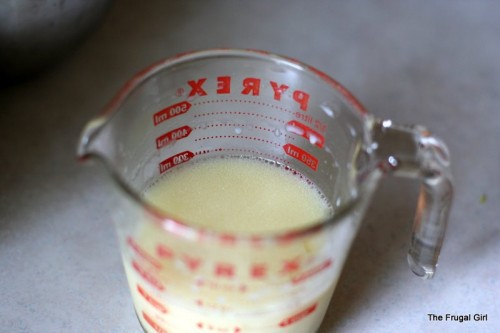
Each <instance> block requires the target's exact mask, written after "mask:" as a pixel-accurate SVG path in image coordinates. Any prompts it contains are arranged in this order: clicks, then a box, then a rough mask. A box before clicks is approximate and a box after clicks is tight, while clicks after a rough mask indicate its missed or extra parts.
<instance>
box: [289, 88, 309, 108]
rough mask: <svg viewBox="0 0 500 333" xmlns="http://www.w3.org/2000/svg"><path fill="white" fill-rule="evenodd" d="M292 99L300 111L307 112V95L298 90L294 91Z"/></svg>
mask: <svg viewBox="0 0 500 333" xmlns="http://www.w3.org/2000/svg"><path fill="white" fill-rule="evenodd" d="M293 99H294V101H295V102H297V103H299V105H300V109H301V110H302V111H307V104H308V103H309V94H308V93H305V92H303V91H300V90H295V91H294V92H293Z"/></svg>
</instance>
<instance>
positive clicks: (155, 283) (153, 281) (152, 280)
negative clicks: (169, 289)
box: [132, 260, 165, 291]
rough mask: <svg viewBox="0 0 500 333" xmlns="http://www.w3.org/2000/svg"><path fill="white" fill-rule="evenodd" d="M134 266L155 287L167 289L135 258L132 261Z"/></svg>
mask: <svg viewBox="0 0 500 333" xmlns="http://www.w3.org/2000/svg"><path fill="white" fill-rule="evenodd" d="M132 267H133V268H134V269H135V271H136V272H137V273H139V275H140V276H142V278H143V279H144V280H146V281H148V282H149V283H150V284H151V285H152V286H153V287H155V288H156V289H158V290H159V291H163V290H165V287H164V286H163V284H161V282H160V281H158V280H157V279H156V277H154V276H153V275H152V274H151V273H149V272H148V271H146V270H145V269H144V268H143V267H141V266H140V265H139V264H138V263H137V262H136V261H135V260H133V261H132Z"/></svg>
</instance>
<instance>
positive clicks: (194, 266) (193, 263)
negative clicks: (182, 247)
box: [181, 254, 201, 272]
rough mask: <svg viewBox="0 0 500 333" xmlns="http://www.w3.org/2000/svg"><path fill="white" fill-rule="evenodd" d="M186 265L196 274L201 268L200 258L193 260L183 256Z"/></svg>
mask: <svg viewBox="0 0 500 333" xmlns="http://www.w3.org/2000/svg"><path fill="white" fill-rule="evenodd" d="M181 260H182V261H183V262H184V263H185V264H186V267H187V268H188V269H189V270H190V271H191V272H194V271H196V270H197V269H198V267H200V265H201V259H200V258H193V257H190V256H188V255H186V254H185V255H183V256H182V259H181Z"/></svg>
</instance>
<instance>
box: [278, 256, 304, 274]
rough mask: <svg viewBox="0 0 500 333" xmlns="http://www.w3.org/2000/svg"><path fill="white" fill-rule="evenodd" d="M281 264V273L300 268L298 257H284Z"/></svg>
mask: <svg viewBox="0 0 500 333" xmlns="http://www.w3.org/2000/svg"><path fill="white" fill-rule="evenodd" d="M282 266H283V267H282V268H281V273H283V274H287V273H293V272H295V271H298V270H299V268H300V258H298V257H297V258H292V259H285V260H283V263H282Z"/></svg>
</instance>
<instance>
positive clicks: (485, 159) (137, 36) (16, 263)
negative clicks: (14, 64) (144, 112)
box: [0, 0, 500, 333]
mask: <svg viewBox="0 0 500 333" xmlns="http://www.w3.org/2000/svg"><path fill="white" fill-rule="evenodd" d="M499 13H500V3H499V2H493V1H281V0H280V1H246V2H243V1H215V0H214V1H147V2H138V1H124V0H120V1H115V4H114V6H113V7H112V8H111V11H110V12H109V13H108V15H107V16H106V18H105V20H104V22H103V24H102V25H101V26H100V27H99V28H98V29H97V30H96V31H95V32H94V34H92V35H91V36H90V38H88V39H87V40H86V41H85V42H84V43H83V45H81V47H79V48H78V50H77V51H76V52H75V53H74V54H72V55H71V57H69V58H67V59H66V60H65V61H64V62H63V63H61V64H59V65H58V66H57V67H55V68H53V69H52V70H51V71H49V72H47V73H45V74H44V75H41V76H39V77H37V78H34V79H32V80H29V81H26V82H24V83H22V84H18V85H15V86H11V87H7V88H5V89H3V90H2V91H1V92H0V331H1V332H9V333H17V332H40V333H47V332H75V333H78V332H82V333H88V332H140V331H141V329H140V327H139V324H138V322H137V319H136V317H135V314H134V310H133V307H132V301H131V298H130V296H129V292H128V288H127V286H126V281H125V275H124V273H123V268H122V266H121V260H120V257H119V251H118V247H117V241H116V237H115V233H114V229H113V226H112V224H111V223H110V222H109V213H110V211H112V210H113V209H114V208H115V207H111V206H110V205H109V201H108V194H109V193H110V186H111V181H110V179H109V178H108V176H107V175H106V173H105V171H104V170H103V168H101V167H100V166H98V165H80V164H78V162H77V161H76V158H75V148H76V143H77V140H78V136H79V133H80V131H81V129H82V128H83V126H84V124H85V122H86V121H87V120H89V119H90V118H91V117H92V116H94V115H95V114H96V113H98V112H99V110H100V109H101V108H102V106H103V105H104V104H105V103H106V102H108V100H109V99H110V98H111V97H112V96H113V94H114V93H115V92H116V91H117V89H118V88H119V87H120V86H121V85H122V84H123V83H124V82H125V81H126V80H127V79H128V78H130V77H131V75H133V73H135V72H137V71H138V70H140V69H142V68H144V67H146V66H147V65H148V64H150V63H152V62H155V61H157V60H159V59H161V58H164V57H168V56H171V55H174V54H176V53H180V52H184V51H189V50H195V49H204V48H213V47H233V48H255V49H264V50H269V51H272V52H275V53H280V54H284V55H288V56H291V57H293V58H296V59H300V60H302V61H304V62H306V63H309V64H310V65H313V66H315V67H317V68H319V69H322V70H323V71H324V72H326V73H328V74H330V75H332V76H333V77H335V78H336V79H337V80H339V81H340V82H341V83H343V84H344V85H345V86H346V87H347V88H348V89H350V90H351V91H352V92H353V93H354V94H355V95H356V96H358V97H359V99H360V100H361V102H362V103H363V104H364V105H365V106H366V107H367V109H368V110H369V111H370V112H372V113H373V114H375V115H377V116H378V117H381V118H390V119H392V120H394V121H395V122H398V123H415V124H422V125H425V126H427V127H428V128H429V129H430V130H432V131H433V132H434V133H436V134H438V135H439V136H441V137H442V138H443V139H444V141H445V142H446V143H447V144H448V146H449V148H450V151H451V155H452V163H453V166H452V170H453V174H454V176H455V182H456V195H455V202H454V206H453V209H452V212H451V216H450V222H449V228H448V233H447V237H446V243H445V246H444V248H443V251H442V255H441V259H440V266H439V269H438V272H437V274H436V276H435V278H434V279H432V280H428V281H423V280H420V279H418V278H416V277H414V276H413V275H412V274H411V273H410V271H409V269H408V267H407V264H406V259H405V258H406V251H407V247H408V242H409V235H410V230H411V221H412V219H413V214H414V211H415V207H416V201H417V192H418V184H417V182H415V181H411V180H402V179H393V178H387V179H385V180H384V181H383V182H382V184H381V186H380V188H379V190H378V191H377V193H376V195H375V196H374V199H373V201H372V204H371V206H370V208H369V210H368V212H367V215H366V217H365V219H364V222H363V225H362V227H361V230H360V232H359V234H358V237H357V239H356V241H355V243H354V244H353V247H352V250H351V253H350V255H349V257H348V261H347V264H346V266H345V268H344V271H343V273H342V277H341V279H340V282H339V284H338V286H337V290H336V292H335V295H334V297H333V300H332V303H331V305H330V308H329V310H328V312H327V316H326V319H325V322H324V324H323V326H322V328H321V330H320V333H333V332H500V264H499V262H500V261H499V259H498V256H499V254H500V221H499V217H500V208H499V207H500V177H499V173H500V172H499V171H500V147H499V144H500V131H499V126H500V19H499ZM429 314H436V315H443V316H445V315H446V314H452V315H467V314H471V315H472V316H473V315H474V314H483V315H486V316H487V320H483V321H475V320H474V318H471V321H467V322H458V321H450V320H448V321H446V320H445V319H443V321H431V320H430V319H429ZM483 318H484V317H483ZM174 333H175V332H174ZM304 333H306V332H304Z"/></svg>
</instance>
